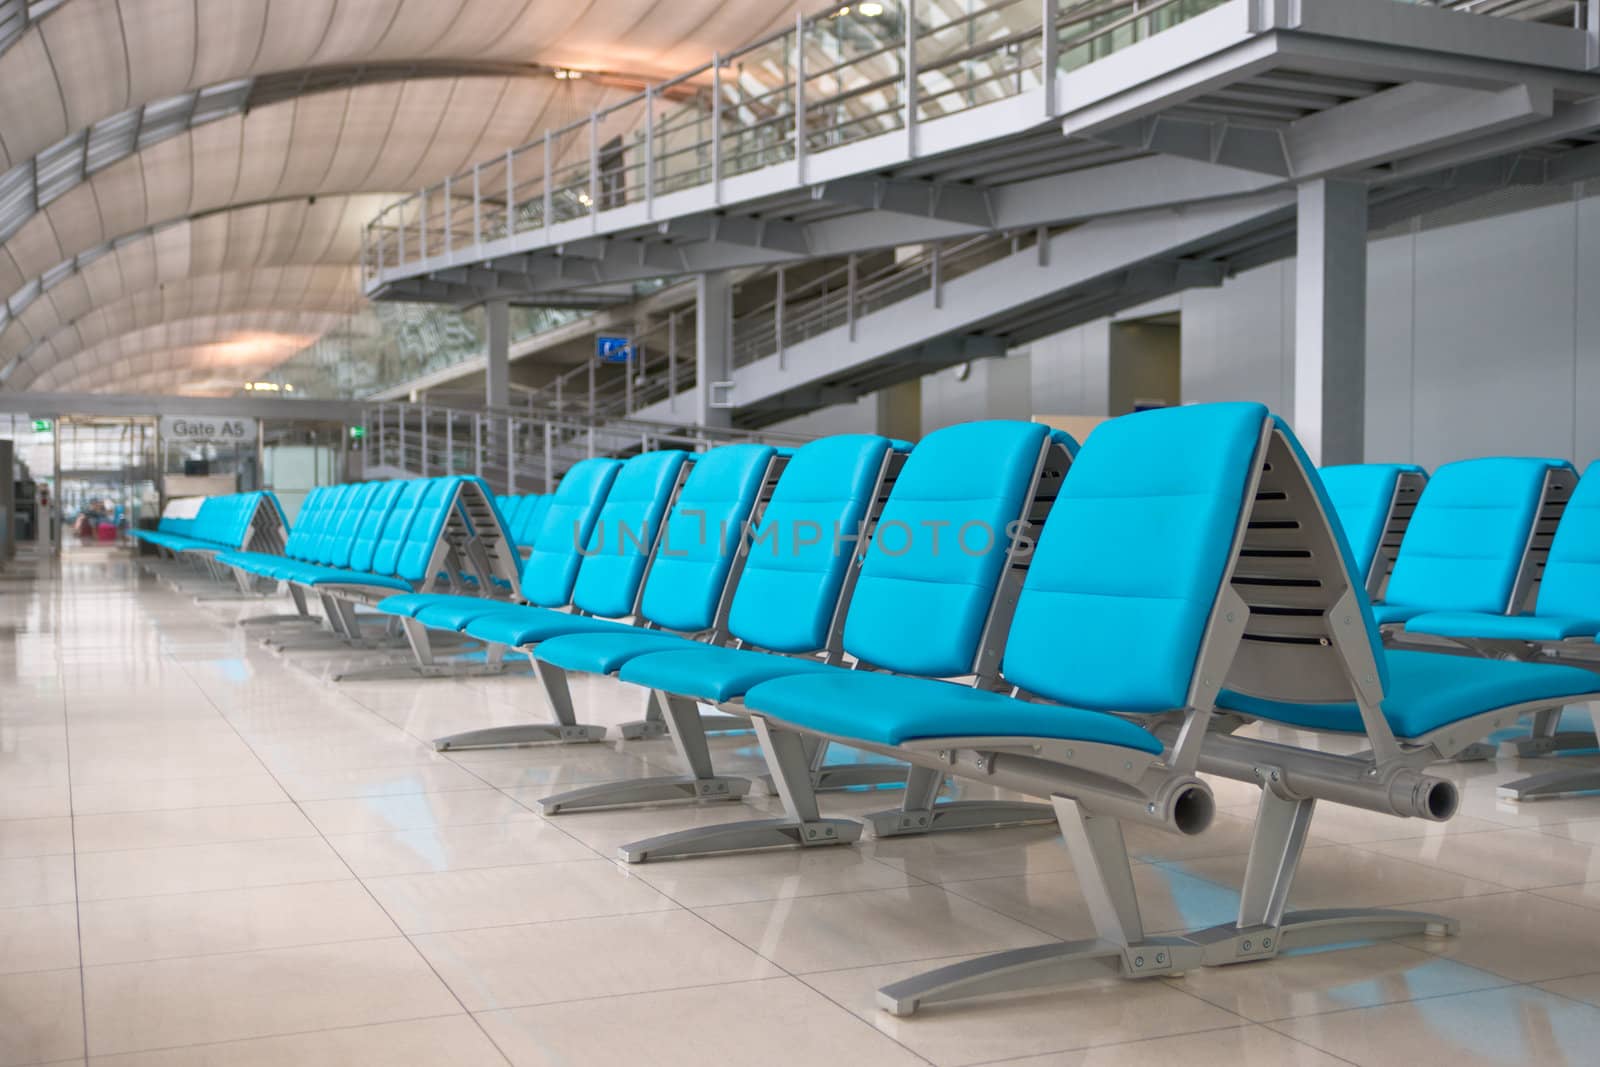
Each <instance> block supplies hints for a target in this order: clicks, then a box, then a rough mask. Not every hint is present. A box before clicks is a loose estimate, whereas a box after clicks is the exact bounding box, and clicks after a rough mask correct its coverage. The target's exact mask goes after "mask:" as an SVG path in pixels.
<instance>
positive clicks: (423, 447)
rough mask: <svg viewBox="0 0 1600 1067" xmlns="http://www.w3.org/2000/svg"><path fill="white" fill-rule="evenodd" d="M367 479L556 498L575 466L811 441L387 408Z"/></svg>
mask: <svg viewBox="0 0 1600 1067" xmlns="http://www.w3.org/2000/svg"><path fill="white" fill-rule="evenodd" d="M363 418H364V419H365V422H364V424H363V425H364V426H365V427H366V429H367V436H366V437H365V438H364V439H363V441H362V453H361V462H362V470H363V473H365V474H368V475H375V474H377V473H380V472H392V471H395V470H399V471H404V472H407V473H410V474H413V475H416V476H417V477H422V478H430V477H438V476H441V475H451V474H471V475H476V476H478V477H480V478H483V479H484V480H485V481H487V482H488V483H489V484H490V485H491V486H492V487H493V488H494V489H495V491H497V492H506V493H517V492H550V491H552V490H553V488H554V486H555V484H556V482H557V480H558V479H559V478H560V477H561V475H562V474H563V473H565V472H566V470H567V469H568V468H570V467H571V466H572V465H573V464H574V463H577V462H578V461H579V460H582V459H587V458H589V457H592V456H629V455H634V454H637V453H639V452H648V451H651V450H654V449H660V448H681V449H686V450H689V451H702V450H704V449H706V448H710V447H713V446H716V445H723V444H738V443H746V442H760V443H765V444H774V445H798V444H803V443H804V442H805V441H807V440H809V438H807V437H804V436H801V435H797V434H784V433H772V432H768V431H764V430H736V429H727V428H712V427H704V428H701V427H684V426H681V425H675V424H671V423H662V422H646V421H642V420H638V419H626V418H609V419H594V418H586V417H580V416H576V415H567V416H560V415H552V414H531V413H528V412H524V411H517V410H509V409H505V410H494V411H483V410H469V409H462V408H450V407H441V406H438V405H434V404H399V403H383V404H373V405H370V406H369V407H367V408H366V409H365V411H364V413H363Z"/></svg>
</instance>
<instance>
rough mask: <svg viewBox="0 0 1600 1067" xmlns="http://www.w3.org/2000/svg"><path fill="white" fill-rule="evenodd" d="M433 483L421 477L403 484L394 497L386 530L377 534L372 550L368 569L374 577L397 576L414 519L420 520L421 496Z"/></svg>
mask: <svg viewBox="0 0 1600 1067" xmlns="http://www.w3.org/2000/svg"><path fill="white" fill-rule="evenodd" d="M431 484H432V483H431V482H430V481H427V480H425V479H422V478H412V479H407V480H406V481H403V482H401V483H400V491H399V493H397V494H396V495H395V499H394V506H393V507H392V508H390V509H389V514H388V516H387V517H385V519H384V520H383V529H382V530H380V531H379V532H378V541H377V544H376V545H375V546H374V547H373V552H372V562H371V564H370V565H369V566H368V567H366V568H365V569H366V570H368V571H370V572H372V573H373V574H393V573H395V568H396V567H398V566H399V564H400V553H401V552H402V551H404V549H405V547H406V538H407V537H408V536H409V535H410V533H411V523H412V520H414V519H415V518H416V517H417V509H418V507H419V506H420V505H421V504H422V494H423V493H425V492H427V490H428V486H429V485H431Z"/></svg>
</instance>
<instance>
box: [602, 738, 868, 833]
mask: <svg viewBox="0 0 1600 1067" xmlns="http://www.w3.org/2000/svg"><path fill="white" fill-rule="evenodd" d="M752 721H753V723H754V726H755V730H756V736H757V737H758V738H759V739H760V741H761V750H762V753H763V754H764V755H765V756H766V759H767V766H768V767H770V768H771V769H772V778H773V784H774V786H775V787H776V789H777V792H778V796H779V798H780V799H781V800H782V801H783V809H784V813H785V816H784V818H781V819H759V820H750V821H747V822H734V823H724V824H722V825H719V826H700V827H695V828H694V829H691V830H680V831H678V832H677V833H671V834H662V835H660V836H658V837H651V838H646V839H645V840H643V841H634V842H630V843H629V844H626V845H623V846H622V847H621V848H619V849H618V850H617V854H618V855H619V856H620V857H621V858H622V859H624V860H626V861H627V862H629V863H646V862H648V861H650V860H658V859H668V858H677V857H684V856H698V855H704V854H707V853H713V852H748V851H754V850H756V849H769V848H794V847H797V846H798V847H801V848H810V847H815V846H819V845H846V844H851V843H853V842H855V841H857V840H859V839H860V837H861V824H860V823H858V822H854V821H852V820H850V819H824V818H822V817H821V815H820V813H819V812H818V811H817V794H816V790H815V789H814V788H813V787H812V784H811V751H810V750H809V749H808V747H807V745H806V743H805V740H804V738H802V736H801V735H800V734H797V733H793V732H791V731H788V730H780V729H775V728H774V727H772V726H771V725H770V724H769V723H768V722H767V721H766V720H765V719H763V718H760V717H759V716H758V717H756V718H755V719H754V720H752Z"/></svg>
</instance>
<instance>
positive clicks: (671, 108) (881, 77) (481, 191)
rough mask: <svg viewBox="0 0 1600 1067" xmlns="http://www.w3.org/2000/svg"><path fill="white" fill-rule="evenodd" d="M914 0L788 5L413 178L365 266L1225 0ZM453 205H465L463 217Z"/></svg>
mask: <svg viewBox="0 0 1600 1067" xmlns="http://www.w3.org/2000/svg"><path fill="white" fill-rule="evenodd" d="M916 2H917V0H898V2H895V0H890V2H887V3H884V4H880V5H866V6H868V7H869V8H875V9H876V12H877V13H876V15H867V14H865V13H863V12H862V5H857V6H856V7H855V8H854V9H853V11H854V14H850V12H851V11H852V9H851V8H849V7H845V8H840V7H837V6H835V7H830V8H829V9H827V10H825V11H823V12H821V13H819V14H817V15H813V16H811V17H809V18H806V17H802V18H799V19H797V20H796V24H795V26H794V27H792V28H786V29H783V30H778V31H775V32H774V33H771V34H769V35H767V36H766V37H764V38H761V39H760V40H757V41H755V42H753V43H751V44H748V45H745V46H744V47H742V48H740V49H738V50H736V51H734V52H732V53H730V54H728V55H726V56H717V57H714V58H713V60H712V61H711V62H710V63H706V64H702V65H701V66H698V67H696V68H694V69H693V70H690V71H687V72H685V73H683V74H680V75H678V76H676V77H674V78H670V79H668V80H666V81H664V82H661V83H659V84H656V85H652V86H650V87H648V88H646V89H645V90H644V91H643V92H642V93H639V94H636V95H634V96H630V97H627V98H626V99H624V100H621V101H618V102H616V103H612V104H608V105H606V106H605V107H602V108H600V109H598V110H596V111H594V112H593V113H591V114H590V115H588V116H586V117H584V118H582V119H579V120H577V121H574V122H571V123H568V124H566V125H564V126H561V127H558V128H556V129H553V130H550V131H548V132H547V133H545V134H544V135H543V136H542V137H541V138H540V139H539V140H537V141H534V142H531V143H529V144H526V145H523V146H521V147H519V148H515V149H512V150H510V151H508V152H506V153H504V155H503V156H500V157H496V158H495V159H493V160H489V161H486V162H484V163H479V164H477V165H475V166H474V167H472V168H471V169H470V170H468V171H464V172H462V173H461V174H457V175H452V176H451V177H450V178H447V179H445V180H444V181H443V182H440V183H438V184H436V185H432V186H428V187H426V188H424V189H421V190H419V191H418V192H416V193H414V194H412V195H410V196H408V197H405V198H403V199H401V200H399V201H397V202H396V203H393V204H391V205H389V206H388V207H386V208H384V210H383V211H382V212H380V213H379V214H378V216H377V217H376V218H375V219H373V220H372V221H371V222H369V223H368V224H367V226H366V227H365V229H364V231H363V241H362V269H363V275H364V277H365V278H367V279H369V280H370V279H373V278H376V277H378V276H380V275H381V274H382V273H383V272H384V271H386V270H388V269H390V268H392V267H397V266H403V265H406V264H411V263H421V262H423V261H425V260H427V259H429V258H431V257H432V256H435V255H439V254H441V253H446V254H448V255H450V256H454V255H456V254H457V253H459V252H462V251H464V250H466V249H468V248H475V247H477V246H480V245H482V244H483V243H484V242H485V241H492V240H498V239H500V238H502V237H505V236H508V235H511V234H513V233H516V232H525V231H527V230H531V229H540V228H548V227H549V226H551V225H553V224H555V223H558V222H567V221H570V220H574V219H580V218H585V217H592V216H595V215H597V214H598V213H600V212H602V211H607V210H611V209H614V208H617V207H623V206H626V205H628V204H633V203H638V202H641V201H649V200H651V199H653V198H654V197H655V196H657V195H661V194H664V193H669V192H676V191H679V190H683V189H688V188H693V187H696V186H704V185H709V184H712V183H714V182H715V181H716V180H717V179H718V178H719V177H724V178H725V177H729V176H732V175H736V174H742V173H746V172H748V171H750V170H753V169H756V168H758V167H761V166H766V165H771V164H775V163H781V162H785V161H788V160H793V159H796V158H797V157H798V156H799V155H800V154H801V153H802V152H804V153H807V154H811V153H817V152H825V151H828V150H830V149H832V148H835V147H839V146H841V145H844V144H848V143H851V142H854V141H857V140H860V139H862V138H863V137H868V136H874V135H877V134H880V133H887V132H891V131H893V130H896V129H901V128H903V126H904V124H905V122H906V121H907V119H908V116H910V117H913V118H915V119H916V120H919V121H920V120H922V119H933V118H939V117H941V116H944V115H949V114H953V113H955V112H957V111H961V110H965V109H967V108H970V107H975V106H979V105H980V104H984V103H988V102H991V101H992V100H999V99H1004V98H1006V97H1010V96H1015V95H1017V94H1019V93H1022V92H1025V91H1029V90H1031V89H1034V88H1037V87H1039V86H1041V85H1043V84H1045V83H1046V82H1047V80H1048V79H1046V78H1045V77H1044V76H1043V74H1044V72H1043V71H1042V70H1041V65H1042V64H1043V62H1044V57H1045V56H1049V55H1052V54H1053V55H1056V56H1057V57H1058V59H1057V62H1058V64H1059V66H1060V69H1063V70H1070V69H1072V68H1073V67H1074V66H1077V65H1081V64H1082V63H1083V62H1091V61H1093V60H1095V59H1098V58H1101V57H1102V56H1104V55H1109V54H1110V53H1111V52H1114V51H1117V50H1118V49H1120V48H1122V47H1125V46H1126V45H1128V44H1132V43H1134V42H1135V41H1138V40H1142V39H1144V38H1145V37H1148V36H1151V35H1153V34H1155V33H1157V32H1160V31H1161V30H1164V29H1167V28H1169V27H1170V26H1173V25H1176V24H1178V23H1179V22H1182V21H1185V20H1187V19H1189V18H1192V17H1194V16H1195V15H1198V14H1200V13H1201V12H1203V11H1205V10H1208V9H1210V8H1212V7H1216V6H1218V5H1219V4H1221V3H1223V2H1225V0H1059V5H1058V7H1059V10H1058V11H1057V14H1056V18H1055V20H1054V22H1053V24H1052V25H1050V26H1045V25H1044V17H1043V16H1044V12H1045V10H1047V5H1045V4H1042V3H1029V2H1027V0H977V3H978V5H979V6H977V7H975V8H970V9H969V10H968V11H967V12H965V13H963V14H960V15H958V16H954V17H948V18H947V17H946V16H945V14H944V12H943V11H942V10H941V9H938V8H935V7H932V6H928V7H924V8H916V7H913V8H912V10H914V11H916V14H917V15H918V17H917V18H916V19H914V20H908V19H907V17H906V11H907V9H906V6H905V5H906V4H908V3H909V4H915V3H916ZM934 19H942V20H943V21H938V22H933V21H932V20H934ZM963 31H964V32H963ZM953 35H954V36H957V37H959V38H961V39H959V40H957V41H954V42H952V41H951V40H950V38H951V37H952V36H953ZM1051 37H1053V38H1054V40H1053V41H1050V40H1048V39H1049V38H1051ZM1030 41H1037V42H1038V43H1039V47H1037V48H1033V47H1030V46H1029V42H1030ZM1047 43H1048V44H1053V45H1054V47H1045V46H1046V44H1047ZM952 46H953V47H952ZM803 53H815V54H816V58H817V59H818V60H820V64H819V65H818V66H817V67H815V68H813V67H812V66H811V64H810V63H807V62H801V60H802V59H806V58H810V57H809V56H808V55H804V54H803ZM885 68H888V69H885ZM908 70H909V71H911V72H912V76H911V77H909V78H908V77H907V76H906V72H907V71H908ZM727 72H733V76H731V77H729V76H727ZM797 72H803V73H800V77H799V81H800V84H798V85H797V84H796V74H797ZM1030 75H1031V76H1030ZM707 81H709V84H704V83H705V82H707ZM924 83H926V84H924ZM689 85H693V86H694V87H695V89H696V91H695V93H694V95H693V96H692V97H691V98H690V99H688V100H686V101H683V102H679V103H672V102H671V101H670V98H669V95H668V91H669V90H675V89H680V88H682V87H684V86H689ZM907 96H909V99H903V98H904V97H907ZM664 101H665V102H666V103H667V105H668V106H663V102H664ZM797 116H798V120H797ZM802 140H803V146H802V144H801V143H800V142H801V141H802ZM534 154H538V155H539V156H540V157H541V158H539V159H537V160H536V159H534V158H532V157H533V155H534ZM519 163H520V164H521V166H520V167H519ZM519 174H520V176H519ZM486 179H487V180H486ZM486 189H487V190H488V193H487V195H485V190H486ZM466 190H471V193H470V195H469V194H468V193H467V192H466ZM458 203H470V205H471V212H470V217H469V219H468V220H467V221H466V222H465V224H463V222H462V220H460V219H459V217H458V216H459V214H461V212H459V211H458V209H457V206H456V205H457V204H458Z"/></svg>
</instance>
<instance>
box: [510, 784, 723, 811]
mask: <svg viewBox="0 0 1600 1067" xmlns="http://www.w3.org/2000/svg"><path fill="white" fill-rule="evenodd" d="M749 792H750V779H748V778H738V777H734V776H729V775H713V776H711V777H709V778H696V777H694V776H693V775H687V774H684V775H663V776H661V777H658V778H634V779H626V780H622V781H616V782H599V783H597V784H595V785H586V786H580V787H578V788H577V789H569V790H567V791H566V792H564V793H553V794H551V795H550V796H547V797H541V798H540V799H539V800H537V801H535V803H536V804H538V805H539V813H540V814H541V815H561V814H563V813H567V812H574V811H592V810H595V809H599V808H618V807H633V806H639V805H647V804H673V803H682V802H684V801H691V800H740V799H743V798H744V797H745V796H746V795H747V794H749Z"/></svg>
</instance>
